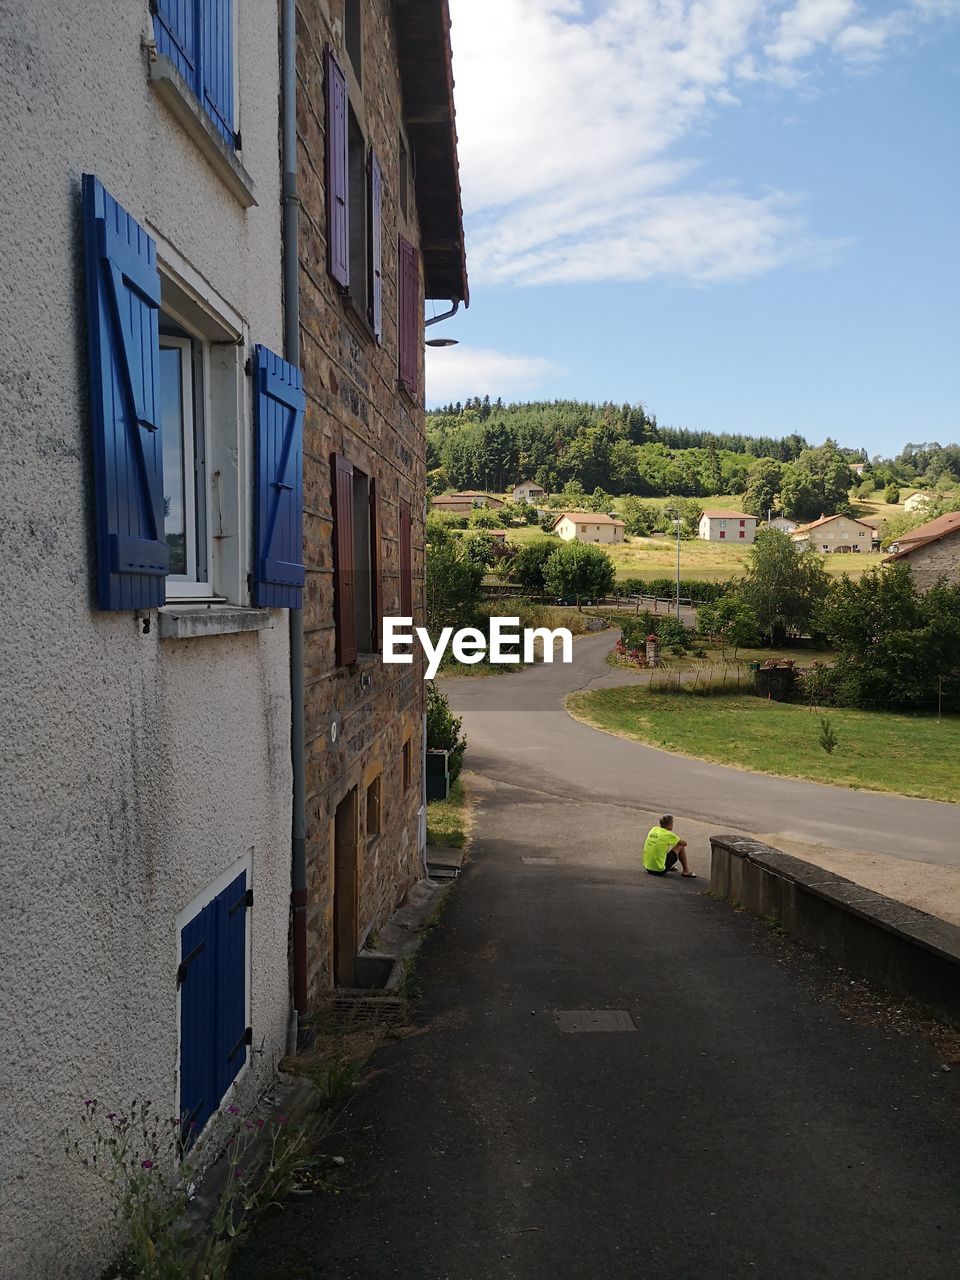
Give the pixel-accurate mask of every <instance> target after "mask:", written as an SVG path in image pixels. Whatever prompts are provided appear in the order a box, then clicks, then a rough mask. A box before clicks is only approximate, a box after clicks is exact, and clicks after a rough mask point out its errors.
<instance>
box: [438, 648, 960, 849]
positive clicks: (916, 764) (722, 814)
mask: <svg viewBox="0 0 960 1280" xmlns="http://www.w3.org/2000/svg"><path fill="white" fill-rule="evenodd" d="M610 647H611V641H610V634H609V633H607V634H602V633H601V634H599V635H596V636H586V637H584V638H583V639H580V640H578V641H577V642H576V643H575V644H574V661H573V663H571V664H570V665H565V664H562V663H555V664H554V665H552V666H550V665H546V664H544V665H541V666H537V667H532V668H528V669H527V670H526V671H524V672H520V673H517V674H508V675H502V676H495V677H491V678H489V679H480V680H476V679H463V678H458V679H451V680H445V681H444V682H443V688H444V691H445V692H446V693H447V694H448V695H449V696H450V698H451V701H452V703H453V705H454V707H455V709H456V710H457V712H458V713H459V714H461V715H463V717H464V722H465V727H466V730H467V734H468V737H469V742H470V755H469V765H470V768H471V770H473V771H474V772H477V773H480V774H483V775H484V776H485V777H488V778H494V779H501V780H503V781H508V782H512V781H517V780H520V781H522V782H523V784H524V785H525V786H527V787H529V788H532V789H535V790H538V791H541V792H543V793H544V794H553V795H560V796H563V797H566V798H580V799H582V800H585V801H591V802H596V801H608V802H610V803H613V804H617V805H622V806H627V807H631V806H632V807H633V808H636V809H637V810H640V811H644V812H647V811H654V810H655V811H656V812H657V813H658V814H659V813H662V812H670V813H673V814H675V815H677V816H678V818H681V819H684V820H686V819H693V820H695V821H698V822H702V823H705V824H708V825H710V826H712V828H713V829H714V830H717V829H723V830H727V831H739V832H744V833H748V834H751V835H762V836H767V837H769V836H775V835H780V836H782V837H783V838H784V839H786V840H791V841H799V842H802V843H806V844H820V845H827V846H832V847H835V848H839V849H844V850H848V851H850V852H861V851H862V852H865V853H870V854H886V855H891V856H894V857H899V858H905V859H913V860H919V861H923V862H933V863H941V864H943V865H946V866H953V867H960V808H958V807H957V806H956V805H951V804H942V803H939V802H937V801H933V800H913V799H909V798H906V797H902V796H893V795H880V794H877V793H868V792H860V791H851V790H849V789H846V788H843V787H829V786H823V785H821V784H819V783H815V782H798V781H794V780H793V779H789V778H776V777H772V776H770V775H769V774H756V773H747V772H745V771H742V770H739V769H729V768H724V767H723V766H722V765H716V764H709V763H707V762H706V761H702V760H692V759H689V758H688V757H685V756H678V755H673V754H671V753H668V752H665V751H658V750H657V749H656V748H654V747H647V746H644V745H643V744H642V743H639V742H631V741H628V740H626V739H622V738H616V737H612V736H611V735H609V734H604V733H599V732H597V731H596V730H595V729H591V728H589V727H588V726H586V725H583V724H580V723H578V722H577V721H575V720H572V719H571V718H570V717H569V716H568V715H567V713H566V712H565V711H564V709H563V700H564V697H565V696H566V695H567V694H568V693H570V692H571V691H572V690H575V689H582V688H603V687H607V686H610V685H615V684H624V683H637V682H638V680H639V679H642V677H639V676H635V675H633V674H631V673H629V672H622V671H617V670H615V669H612V668H610V667H608V666H607V665H606V663H605V661H604V659H605V657H606V655H607V654H608V653H609V651H610ZM735 750H736V743H731V753H733V752H735ZM903 768H904V769H905V770H907V769H922V768H923V761H922V760H917V759H909V760H904V761H903ZM957 790H958V794H960V763H958V768H957Z"/></svg>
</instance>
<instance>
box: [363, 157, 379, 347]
mask: <svg viewBox="0 0 960 1280" xmlns="http://www.w3.org/2000/svg"><path fill="white" fill-rule="evenodd" d="M368 190H369V193H370V208H369V210H368V214H369V217H368V219H367V222H368V224H369V227H370V327H371V328H372V329H373V335H374V337H375V338H376V340H377V342H382V341H383V228H382V225H381V221H380V208H381V204H382V203H383V197H382V191H383V179H382V177H381V174H380V161H379V160H378V159H377V153H376V152H375V151H373V150H371V152H370V183H369V188H368Z"/></svg>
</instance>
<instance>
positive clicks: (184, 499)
mask: <svg viewBox="0 0 960 1280" xmlns="http://www.w3.org/2000/svg"><path fill="white" fill-rule="evenodd" d="M181 334H183V336H180V335H181ZM203 354H204V353H203V345H202V343H201V342H200V341H199V340H197V339H195V338H191V337H189V336H187V335H186V334H185V333H184V331H183V330H181V329H180V328H179V326H177V325H176V324H175V322H174V321H172V320H171V319H170V318H169V317H168V316H166V315H164V314H163V313H161V316H160V379H159V382H160V386H159V392H160V437H161V445H162V449H163V526H164V533H165V535H166V539H167V548H168V550H169V553H170V569H169V574H168V577H167V596H168V598H169V597H171V596H178V595H179V596H190V595H196V594H200V595H209V593H210V592H209V586H208V573H207V563H208V557H207V518H206V517H207V498H206V471H205V465H204V459H205V455H206V449H205V444H204V423H203V395H202V384H203Z"/></svg>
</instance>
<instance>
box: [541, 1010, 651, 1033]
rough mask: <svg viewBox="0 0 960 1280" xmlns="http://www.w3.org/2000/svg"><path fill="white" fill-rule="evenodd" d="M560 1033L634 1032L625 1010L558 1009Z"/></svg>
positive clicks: (634, 1024)
mask: <svg viewBox="0 0 960 1280" xmlns="http://www.w3.org/2000/svg"><path fill="white" fill-rule="evenodd" d="M557 1025H558V1026H559V1028H560V1030H561V1031H571V1032H572V1031H636V1029H637V1026H636V1023H635V1022H634V1020H633V1018H631V1017H630V1015H629V1013H627V1011H626V1009H558V1010H557Z"/></svg>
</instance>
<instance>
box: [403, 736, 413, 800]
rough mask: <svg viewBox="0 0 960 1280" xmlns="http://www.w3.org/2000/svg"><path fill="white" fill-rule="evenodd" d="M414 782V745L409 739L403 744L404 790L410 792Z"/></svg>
mask: <svg viewBox="0 0 960 1280" xmlns="http://www.w3.org/2000/svg"><path fill="white" fill-rule="evenodd" d="M412 782H413V743H412V741H411V740H410V739H409V738H407V740H406V741H405V742H404V744H403V789H404V791H409V790H410V786H411V784H412Z"/></svg>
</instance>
